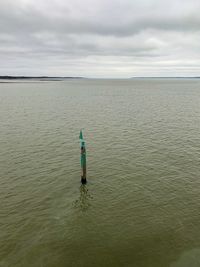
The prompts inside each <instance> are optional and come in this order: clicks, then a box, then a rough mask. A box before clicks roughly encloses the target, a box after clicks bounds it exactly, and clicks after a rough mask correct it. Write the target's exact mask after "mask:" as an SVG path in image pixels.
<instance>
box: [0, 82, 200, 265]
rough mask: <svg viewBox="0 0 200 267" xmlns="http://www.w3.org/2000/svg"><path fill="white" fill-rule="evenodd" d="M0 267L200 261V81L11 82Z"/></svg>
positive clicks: (5, 117)
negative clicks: (83, 177)
mask: <svg viewBox="0 0 200 267" xmlns="http://www.w3.org/2000/svg"><path fill="white" fill-rule="evenodd" d="M81 128H83V134H84V138H85V140H86V148H87V171H88V183H87V185H86V186H81V184H80V148H79V139H78V137H79V130H80V129H81ZM0 266H1V267H33V266H34V267H35V266H36V267H42V266H43V267H90V266H91V267H129V266H130V267H132V266H133V267H194V266H195V267H197V266H198V267H199V266H200V80H199V79H132V80H131V79H130V80H87V79H72V80H66V81H52V82H48V81H45V82H39V81H38V82H14V83H13V82H11V83H0Z"/></svg>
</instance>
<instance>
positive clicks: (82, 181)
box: [81, 176, 87, 184]
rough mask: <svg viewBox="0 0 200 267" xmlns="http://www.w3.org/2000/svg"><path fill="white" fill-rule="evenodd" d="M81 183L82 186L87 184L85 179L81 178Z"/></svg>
mask: <svg viewBox="0 0 200 267" xmlns="http://www.w3.org/2000/svg"><path fill="white" fill-rule="evenodd" d="M81 183H82V184H86V183H87V180H86V177H83V176H81Z"/></svg>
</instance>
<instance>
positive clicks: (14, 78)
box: [0, 75, 83, 80]
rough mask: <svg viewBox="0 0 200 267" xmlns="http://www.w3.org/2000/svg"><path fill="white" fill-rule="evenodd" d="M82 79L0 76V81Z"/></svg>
mask: <svg viewBox="0 0 200 267" xmlns="http://www.w3.org/2000/svg"><path fill="white" fill-rule="evenodd" d="M82 78H83V77H50V76H9V75H5V76H0V80H19V79H20V80H30V79H41V80H46V79H52V80H55V79H82Z"/></svg>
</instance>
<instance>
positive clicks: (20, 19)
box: [0, 0, 200, 77]
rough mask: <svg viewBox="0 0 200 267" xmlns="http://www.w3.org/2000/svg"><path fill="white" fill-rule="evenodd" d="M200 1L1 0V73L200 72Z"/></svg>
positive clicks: (103, 74) (123, 74)
mask: <svg viewBox="0 0 200 267" xmlns="http://www.w3.org/2000/svg"><path fill="white" fill-rule="evenodd" d="M199 12H200V1H199V0H190V1H188V0H169V1H164V0H143V1H141V0H140V1H139V0H110V1H106V0H101V1H100V0H84V1H83V0H73V1H71V0H40V1H35V0H15V1H13V0H1V1H0V75H6V74H10V75H52V76H87V77H132V76H200V16H199Z"/></svg>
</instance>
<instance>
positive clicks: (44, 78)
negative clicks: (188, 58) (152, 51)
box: [0, 75, 200, 81]
mask: <svg viewBox="0 0 200 267" xmlns="http://www.w3.org/2000/svg"><path fill="white" fill-rule="evenodd" d="M65 79H66V80H67V79H100V80H101V79H102V80H105V79H109V80H110V79H117V80H121V79H122V80H129V79H200V76H196V77H187V76H185V77H129V78H97V77H95V78H86V77H59V76H58V77H56V76H10V75H2V76H0V80H10V81H13V80H39V81H61V80H65Z"/></svg>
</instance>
